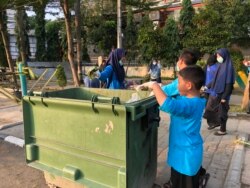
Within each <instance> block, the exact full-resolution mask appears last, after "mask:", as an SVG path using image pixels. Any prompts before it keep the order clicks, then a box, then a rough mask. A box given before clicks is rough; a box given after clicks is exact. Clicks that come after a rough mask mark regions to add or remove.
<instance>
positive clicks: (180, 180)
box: [170, 168, 202, 188]
mask: <svg viewBox="0 0 250 188" xmlns="http://www.w3.org/2000/svg"><path fill="white" fill-rule="evenodd" d="M201 170H202V168H201V169H200V170H199V171H198V172H197V174H196V175H194V176H187V175H184V174H181V173H179V172H177V171H176V170H175V169H173V168H171V178H170V180H171V182H172V188H199V175H200V173H201V172H200V171H201Z"/></svg>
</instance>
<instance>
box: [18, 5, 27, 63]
mask: <svg viewBox="0 0 250 188" xmlns="http://www.w3.org/2000/svg"><path fill="white" fill-rule="evenodd" d="M23 18H24V10H23V9H22V8H17V13H16V24H17V30H18V37H17V38H18V40H19V45H20V46H19V53H20V56H21V59H22V62H23V63H24V66H25V67H26V66H27V55H28V54H27V53H26V49H27V48H26V43H25V27H24V24H23V23H24V22H23Z"/></svg>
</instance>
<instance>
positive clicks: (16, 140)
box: [0, 133, 24, 148]
mask: <svg viewBox="0 0 250 188" xmlns="http://www.w3.org/2000/svg"><path fill="white" fill-rule="evenodd" d="M0 139H2V140H4V141H5V142H9V143H11V144H14V145H16V146H19V147H21V148H23V146H24V140H23V139H20V138H17V137H15V136H9V135H6V134H2V133H1V134H0Z"/></svg>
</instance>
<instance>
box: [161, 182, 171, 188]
mask: <svg viewBox="0 0 250 188" xmlns="http://www.w3.org/2000/svg"><path fill="white" fill-rule="evenodd" d="M163 188H172V182H171V180H169V181H168V182H167V183H164V184H163Z"/></svg>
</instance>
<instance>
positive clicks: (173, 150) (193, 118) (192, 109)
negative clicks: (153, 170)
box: [143, 66, 206, 188]
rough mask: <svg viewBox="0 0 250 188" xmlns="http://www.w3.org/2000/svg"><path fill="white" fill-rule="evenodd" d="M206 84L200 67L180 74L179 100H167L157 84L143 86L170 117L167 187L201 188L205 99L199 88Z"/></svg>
mask: <svg viewBox="0 0 250 188" xmlns="http://www.w3.org/2000/svg"><path fill="white" fill-rule="evenodd" d="M204 80H205V73H204V71H203V70H202V69H201V68H200V67H198V66H187V67H186V68H183V69H182V70H180V72H179V76H178V90H179V93H180V95H179V96H177V97H171V96H168V94H167V93H166V92H165V91H164V90H162V88H161V87H160V86H159V85H158V84H157V83H155V82H148V83H145V84H143V86H146V87H148V88H150V89H152V90H153V92H154V94H155V97H156V99H157V102H158V103H159V105H160V109H161V110H162V111H164V112H167V113H169V114H170V115H171V122H170V128H169V151H168V159H167V163H168V164H169V166H170V167H171V178H170V180H171V181H170V183H169V184H166V185H164V187H173V188H199V176H200V169H201V165H202V155H203V140H202V137H201V135H200V127H201V119H202V113H203V110H204V108H205V103H206V101H205V99H202V98H200V88H201V86H202V85H203V83H204Z"/></svg>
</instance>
